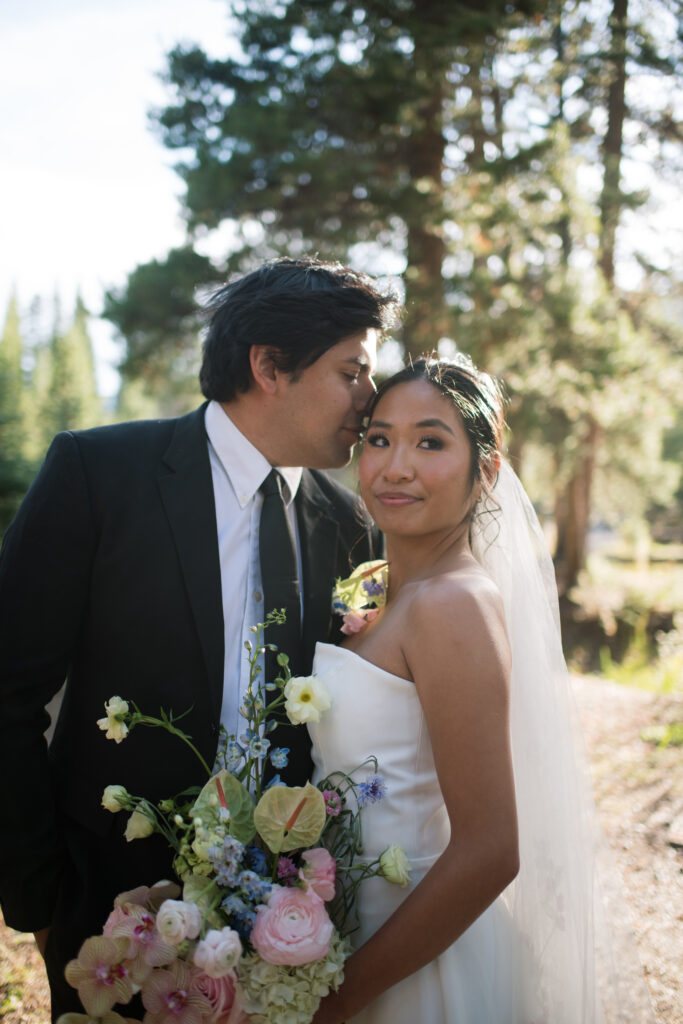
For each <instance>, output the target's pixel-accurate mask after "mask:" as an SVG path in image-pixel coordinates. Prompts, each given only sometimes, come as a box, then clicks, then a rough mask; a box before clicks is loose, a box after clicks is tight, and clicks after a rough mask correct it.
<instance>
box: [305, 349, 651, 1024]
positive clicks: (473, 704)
mask: <svg viewBox="0 0 683 1024" xmlns="http://www.w3.org/2000/svg"><path fill="white" fill-rule="evenodd" d="M368 419H369V421H368V428H367V434H366V441H365V446H364V449H363V453H362V455H361V459H360V466H359V473H360V486H361V493H362V496H363V499H364V501H365V504H366V506H367V508H368V510H369V512H370V514H371V515H372V517H373V519H374V520H375V522H376V523H377V525H378V526H379V527H380V528H381V530H382V531H383V532H384V534H385V537H386V553H387V561H388V563H389V587H388V598H387V603H386V606H385V607H384V608H383V609H382V611H381V613H380V614H379V615H378V616H377V617H375V618H374V619H373V620H372V621H369V622H368V623H367V624H366V625H365V626H364V628H363V629H362V630H361V631H360V632H358V633H356V634H355V635H353V636H351V637H350V638H349V639H348V640H347V641H346V642H345V644H344V646H343V647H334V646H331V645H328V644H319V645H318V648H317V652H316V663H315V666H314V671H315V672H316V674H317V675H318V676H320V678H321V679H323V680H324V682H325V684H326V685H327V687H328V689H329V690H330V692H331V694H332V699H333V707H334V714H331V715H327V716H323V719H322V720H321V722H320V723H319V724H317V725H309V729H310V732H311V737H312V741H313V758H314V764H315V768H316V777H317V778H322V777H324V776H325V775H326V774H327V772H328V771H330V770H332V769H333V768H334V769H341V770H345V771H348V772H350V771H351V770H352V769H354V768H355V767H356V766H357V765H358V764H360V763H362V762H363V760H364V759H365V758H366V757H368V756H369V755H376V756H377V759H378V761H379V764H380V770H381V771H382V774H383V776H384V779H385V782H386V788H387V792H386V796H385V797H384V799H383V800H382V801H381V803H378V804H377V805H376V806H373V807H371V808H369V809H368V811H367V813H366V814H365V817H364V855H365V856H366V857H367V859H368V861H371V860H374V859H375V858H376V857H378V856H379V855H380V854H381V853H382V851H383V850H384V849H386V847H387V846H388V845H389V844H390V843H397V844H399V845H401V846H403V848H404V849H405V850H406V852H407V854H408V857H409V859H410V861H411V867H412V870H411V881H410V885H409V887H407V888H405V889H400V888H398V887H397V886H392V885H388V884H387V883H386V882H385V881H384V880H383V879H381V878H373V879H371V880H370V881H368V882H365V883H364V885H363V887H362V889H361V894H360V901H359V904H360V905H359V918H360V927H359V930H358V932H357V933H355V934H354V936H353V940H354V945H355V948H356V951H355V952H354V953H353V955H352V956H351V957H350V958H349V960H348V961H347V963H346V968H345V981H344V983H343V985H342V986H341V988H340V990H339V991H338V992H337V993H336V994H333V995H330V996H328V997H327V998H326V999H325V1000H323V1002H322V1003H321V1005H320V1008H319V1010H318V1013H317V1014H316V1016H315V1019H314V1024H339V1022H342V1021H346V1022H351V1021H353V1022H354V1024H597V1022H600V1021H602V1020H603V1019H604V1018H603V1015H602V1010H601V1007H600V1005H599V1003H600V1001H599V997H598V994H597V988H598V986H597V981H596V976H595V963H596V957H595V952H594V941H593V933H592V907H593V877H592V859H593V855H592V841H593V840H592V837H593V832H592V824H591V821H590V817H589V816H588V815H587V808H588V807H589V806H590V802H589V801H586V800H585V799H584V794H583V779H582V776H581V772H580V770H579V768H578V767H577V765H576V761H575V757H574V737H573V735H572V728H571V724H570V718H571V714H572V711H571V704H570V701H569V695H568V685H567V674H566V668H565V665H564V661H563V657H562V650H561V646H560V635H559V624H558V620H557V602H556V596H555V591H554V577H553V575H552V563H551V562H550V559H549V556H548V554H547V552H546V551H545V548H544V546H543V540H542V534H541V531H540V527H539V526H538V522H537V520H536V518H535V515H534V512H533V509H532V508H531V505H530V504H529V502H528V499H527V497H526V495H525V493H524V491H523V489H522V487H521V485H520V484H519V481H518V480H517V478H516V477H515V475H514V473H513V472H512V470H511V469H510V468H509V467H508V466H506V465H505V464H504V463H502V461H501V456H500V450H501V440H502V431H503V401H502V397H501V393H500V390H499V389H498V386H497V384H496V383H495V381H494V380H493V379H492V378H491V377H489V376H488V375H486V374H484V373H481V372H479V371H477V370H476V369H475V368H474V367H473V366H472V364H471V363H469V362H468V361H465V360H463V361H462V362H459V363H455V364H451V363H444V362H438V361H425V360H420V361H418V362H416V363H415V364H414V365H413V366H411V367H408V368H407V369H405V370H403V371H401V372H400V373H399V374H397V375H396V376H394V377H392V378H391V379H389V380H388V381H386V382H384V384H383V385H382V386H381V387H380V389H379V391H378V393H377V394H376V396H375V397H374V399H373V401H372V403H371V407H370V409H369V418H368ZM617 1019H618V1018H617ZM624 1019H625V1018H624ZM639 1019H640V1018H639Z"/></svg>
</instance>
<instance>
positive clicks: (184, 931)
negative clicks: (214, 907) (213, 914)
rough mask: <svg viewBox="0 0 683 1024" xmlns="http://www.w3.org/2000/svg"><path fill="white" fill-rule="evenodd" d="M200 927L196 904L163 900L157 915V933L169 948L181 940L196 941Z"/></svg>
mask: <svg viewBox="0 0 683 1024" xmlns="http://www.w3.org/2000/svg"><path fill="white" fill-rule="evenodd" d="M201 927H202V915H201V912H200V910H199V907H198V906H197V904H196V903H187V902H186V901H185V900H164V902H163V903H162V904H161V906H160V907H159V912H158V914H157V931H158V932H159V933H160V935H161V936H162V937H163V938H164V940H165V941H166V942H168V943H169V945H171V946H177V945H178V943H179V942H182V941H183V939H196V938H197V936H198V935H199V931H200V929H201Z"/></svg>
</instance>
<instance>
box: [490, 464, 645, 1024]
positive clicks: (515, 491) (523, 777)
mask: <svg viewBox="0 0 683 1024" xmlns="http://www.w3.org/2000/svg"><path fill="white" fill-rule="evenodd" d="M492 497H493V502H492V501H491V500H490V499H488V500H487V501H486V503H485V504H484V508H483V509H482V511H480V512H479V513H478V514H475V517H474V520H473V524H472V550H473V552H474V555H475V557H476V558H477V560H478V561H479V562H480V564H481V565H482V566H483V567H484V568H485V569H486V571H487V572H488V573H489V575H490V576H491V577H492V578H493V580H494V581H495V583H496V584H497V586H498V588H499V590H500V592H501V594H502V597H503V602H504V605H505V614H506V620H507V627H508V633H509V637H510V644H511V648H512V665H513V669H512V681H511V721H510V728H511V736H512V751H513V765H514V775H515V791H516V797H517V812H518V820H519V837H520V838H519V842H520V863H521V867H520V871H519V874H518V876H517V878H516V879H515V881H514V882H513V883H512V884H511V885H510V886H509V888H508V889H507V890H506V893H505V899H506V902H507V904H508V907H509V910H510V912H511V914H512V917H513V920H514V923H515V927H516V931H517V934H518V935H519V936H520V937H521V941H520V942H519V943H518V948H517V954H516V955H517V963H516V970H515V975H516V984H517V986H518V992H517V993H516V995H517V1002H518V1004H519V1005H521V1006H523V1007H524V1008H525V1024H526V1022H527V1021H528V1024H617V1022H618V1024H626V1022H628V1024H649V1022H651V1021H652V1020H653V1016H652V1012H651V1009H650V1004H649V996H648V993H647V986H646V984H645V980H644V976H643V972H642V968H641V967H640V965H639V963H638V960H637V954H636V952H635V945H634V943H633V940H632V938H631V936H630V935H629V929H628V927H626V928H624V927H623V926H622V924H621V923H617V911H619V910H620V907H619V905H618V902H617V904H615V903H614V902H613V900H612V898H611V896H610V895H609V893H608V888H609V884H611V883H613V879H614V870H613V867H614V866H613V863H611V862H610V855H609V853H608V851H607V848H606V844H605V843H604V841H603V840H602V839H601V835H600V830H599V828H598V826H597V821H596V815H595V810H594V805H593V799H592V794H591V789H590V778H589V775H588V770H587V761H586V757H585V754H584V749H583V740H582V733H581V729H580V725H579V722H578V718H577V714H576V709H575V706H574V703H573V697H572V693H571V689H570V683H569V676H568V672H567V667H566V664H565V661H564V656H563V652H562V644H561V633H560V621H559V611H558V601H557V588H556V584H555V575H554V569H553V564H552V560H551V558H550V554H549V552H548V549H547V546H546V543H545V539H544V536H543V532H542V529H541V526H540V524H539V521H538V518H537V516H536V513H535V512H534V509H533V506H532V505H531V502H530V501H529V498H528V497H527V495H526V492H525V491H524V488H523V487H522V485H521V483H520V481H519V480H518V478H517V477H516V475H515V473H514V472H513V470H512V469H511V468H510V466H509V465H507V464H505V463H503V465H502V466H501V470H500V473H499V475H498V479H497V482H496V486H495V488H494V490H493V494H492ZM605 862H606V863H607V870H604V869H603V865H604V863H605ZM618 900H619V895H618V894H617V901H618Z"/></svg>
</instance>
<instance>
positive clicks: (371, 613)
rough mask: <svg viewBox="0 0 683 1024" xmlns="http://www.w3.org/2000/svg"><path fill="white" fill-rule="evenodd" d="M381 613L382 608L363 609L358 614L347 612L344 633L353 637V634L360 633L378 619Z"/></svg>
mask: <svg viewBox="0 0 683 1024" xmlns="http://www.w3.org/2000/svg"><path fill="white" fill-rule="evenodd" d="M380 611H381V608H361V610H360V611H357V612H347V613H346V615H345V616H344V620H343V621H344V624H343V626H342V628H341V631H342V633H346V635H347V636H351V634H352V633H360V631H361V629H365V627H366V626H367V624H368V622H372V620H373V619H376V618H377V616H378V615H379V613H380Z"/></svg>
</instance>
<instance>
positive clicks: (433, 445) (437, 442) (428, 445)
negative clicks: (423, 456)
mask: <svg viewBox="0 0 683 1024" xmlns="http://www.w3.org/2000/svg"><path fill="white" fill-rule="evenodd" d="M443 446H444V443H443V440H442V438H440V437H434V435H433V434H429V435H428V436H426V437H421V438H420V443H419V444H418V446H417V447H418V448H425V449H426V450H427V451H429V452H439V451H441V449H442V448H443Z"/></svg>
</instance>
